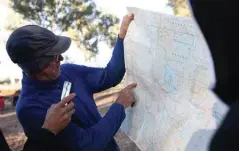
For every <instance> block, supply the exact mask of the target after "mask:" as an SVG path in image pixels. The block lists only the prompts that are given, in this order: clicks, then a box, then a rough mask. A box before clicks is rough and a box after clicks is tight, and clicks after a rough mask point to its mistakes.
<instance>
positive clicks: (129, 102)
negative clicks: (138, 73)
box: [115, 83, 137, 108]
mask: <svg viewBox="0 0 239 151" xmlns="http://www.w3.org/2000/svg"><path fill="white" fill-rule="evenodd" d="M136 86H137V84H136V83H133V84H130V85H128V86H127V87H126V88H124V89H123V90H121V91H120V93H119V96H118V98H117V99H116V101H115V102H116V103H120V104H122V105H123V106H124V108H128V107H129V106H133V105H134V103H135V98H134V95H133V92H132V90H133V89H134V88H136Z"/></svg>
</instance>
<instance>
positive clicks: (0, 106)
mask: <svg viewBox="0 0 239 151" xmlns="http://www.w3.org/2000/svg"><path fill="white" fill-rule="evenodd" d="M4 100H5V99H4V97H3V96H0V110H1V109H4V108H5V102H4Z"/></svg>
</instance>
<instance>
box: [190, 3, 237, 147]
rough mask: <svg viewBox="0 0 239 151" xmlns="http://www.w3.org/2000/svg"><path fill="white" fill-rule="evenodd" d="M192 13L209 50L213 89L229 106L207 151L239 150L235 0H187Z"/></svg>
mask: <svg viewBox="0 0 239 151" xmlns="http://www.w3.org/2000/svg"><path fill="white" fill-rule="evenodd" d="M189 2H190V3H189V4H190V6H191V8H192V13H193V16H194V18H195V20H196V22H197V23H198V25H199V27H200V29H201V31H202V33H203V35H204V37H205V40H206V41H207V43H208V46H209V48H210V51H211V55H212V58H213V62H214V67H215V74H216V85H215V88H214V92H215V93H216V94H217V95H218V96H219V97H220V99H221V100H222V101H223V102H224V103H226V104H227V105H228V106H229V107H230V108H229V111H228V113H227V115H226V117H225V119H224V121H223V122H222V124H221V125H220V127H219V128H218V130H217V131H216V133H215V135H214V137H213V138H212V141H211V144H210V147H209V150H210V151H229V150H230V151H232V150H238V137H239V129H238V127H239V102H238V100H239V78H238V77H239V70H238V69H237V68H238V66H239V59H238V56H239V55H238V34H239V30H238V27H239V22H238V21H237V20H238V17H239V12H238V5H239V2H238V1H237V0H220V1H219V0H215V1H205V0H189Z"/></svg>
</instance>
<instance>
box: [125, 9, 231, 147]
mask: <svg viewBox="0 0 239 151" xmlns="http://www.w3.org/2000/svg"><path fill="white" fill-rule="evenodd" d="M127 9H128V12H132V13H134V14H135V19H134V21H133V22H132V23H131V24H130V26H129V31H128V33H127V36H126V37H125V41H124V46H125V63H126V70H127V72H126V77H125V85H127V84H130V83H133V82H136V83H137V84H138V85H137V88H136V89H135V90H134V93H135V97H136V100H137V103H136V105H135V107H133V108H128V109H127V110H126V115H127V116H126V119H125V120H124V122H123V124H122V126H121V129H122V130H123V131H124V132H125V133H126V134H127V135H128V136H129V137H130V138H131V139H132V140H133V141H134V142H135V143H136V145H137V146H138V147H139V148H140V149H141V150H142V151H199V150H200V151H205V150H207V146H208V143H209V142H210V138H211V136H212V135H213V133H214V132H215V129H216V128H217V127H218V125H219V124H220V122H221V121H222V119H223V117H224V115H225V114H226V112H227V107H226V106H225V105H224V104H223V103H222V102H221V101H220V100H218V99H217V97H216V96H215V95H214V94H213V93H212V92H211V91H210V90H209V87H210V86H211V85H212V83H214V82H215V80H214V71H213V66H212V61H211V57H210V52H209V51H208V47H207V45H206V43H205V41H204V39H203V37H202V35H201V32H200V31H199V29H198V28H197V26H196V24H195V22H194V21H193V20H192V19H191V18H183V17H176V16H170V15H166V14H161V13H157V12H151V11H147V10H143V9H139V8H133V7H129V8H127Z"/></svg>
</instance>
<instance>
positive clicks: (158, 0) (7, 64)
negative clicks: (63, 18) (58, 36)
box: [0, 0, 173, 79]
mask: <svg viewBox="0 0 239 151" xmlns="http://www.w3.org/2000/svg"><path fill="white" fill-rule="evenodd" d="M95 2H96V5H97V6H98V7H99V8H100V9H101V10H102V11H104V12H106V13H112V14H115V15H116V16H117V17H119V18H120V19H122V18H123V16H124V15H126V14H127V10H126V7H139V8H143V9H147V10H152V11H157V12H161V13H166V14H173V12H172V9H171V8H169V7H167V6H166V4H167V0H95ZM0 10H1V12H4V13H0V33H1V36H0V61H1V62H2V63H1V64H0V72H1V74H0V79H2V78H4V77H8V76H10V77H13V78H14V77H19V76H21V75H22V73H21V70H20V69H19V67H18V66H16V65H15V64H13V63H12V62H11V60H10V59H9V57H8V55H7V53H6V50H5V45H2V44H1V43H2V42H3V40H5V41H6V40H7V38H8V36H9V33H6V32H4V31H3V29H4V25H5V24H6V22H7V16H8V13H10V12H11V11H12V10H11V9H9V8H8V7H7V0H1V1H0ZM99 49H100V50H99V54H98V55H97V57H96V58H95V59H94V60H92V61H90V62H85V60H84V54H83V52H81V51H79V50H78V48H77V46H76V45H75V44H74V43H73V44H72V45H71V47H70V48H69V50H68V51H67V55H68V56H69V57H70V58H71V59H72V60H73V61H74V62H75V63H77V64H85V65H88V66H98V67H104V66H106V65H107V63H108V61H109V60H110V58H111V54H112V49H110V48H108V47H107V46H106V45H105V44H103V43H101V44H100V47H99ZM2 71H4V72H2Z"/></svg>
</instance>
